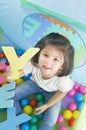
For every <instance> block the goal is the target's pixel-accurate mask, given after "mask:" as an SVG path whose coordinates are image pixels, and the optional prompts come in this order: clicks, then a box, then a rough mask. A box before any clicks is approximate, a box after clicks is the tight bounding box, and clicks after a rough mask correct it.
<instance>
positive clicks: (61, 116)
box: [56, 114, 64, 124]
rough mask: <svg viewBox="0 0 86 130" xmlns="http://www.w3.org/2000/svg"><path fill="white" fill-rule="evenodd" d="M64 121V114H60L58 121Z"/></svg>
mask: <svg viewBox="0 0 86 130" xmlns="http://www.w3.org/2000/svg"><path fill="white" fill-rule="evenodd" d="M63 122H64V116H63V115H62V114H59V115H58V119H57V122H56V123H58V124H60V123H63Z"/></svg>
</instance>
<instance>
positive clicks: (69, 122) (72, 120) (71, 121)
mask: <svg viewBox="0 0 86 130" xmlns="http://www.w3.org/2000/svg"><path fill="white" fill-rule="evenodd" d="M74 121H75V120H74V118H71V119H69V120H68V126H70V127H72V126H73V123H74Z"/></svg>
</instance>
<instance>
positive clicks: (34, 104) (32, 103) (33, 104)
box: [29, 98, 38, 107]
mask: <svg viewBox="0 0 86 130" xmlns="http://www.w3.org/2000/svg"><path fill="white" fill-rule="evenodd" d="M29 104H30V105H31V106H32V107H36V106H37V104H38V101H37V100H36V99H35V98H32V99H30V100H29Z"/></svg>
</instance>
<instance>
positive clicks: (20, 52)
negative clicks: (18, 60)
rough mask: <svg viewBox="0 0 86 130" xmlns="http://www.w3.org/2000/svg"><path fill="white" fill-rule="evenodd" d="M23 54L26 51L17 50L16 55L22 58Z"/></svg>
mask: <svg viewBox="0 0 86 130" xmlns="http://www.w3.org/2000/svg"><path fill="white" fill-rule="evenodd" d="M23 53H24V50H22V49H17V50H16V54H17V55H18V56H21V55H22V54H23Z"/></svg>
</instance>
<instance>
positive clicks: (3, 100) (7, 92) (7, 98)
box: [0, 82, 15, 108]
mask: <svg viewBox="0 0 86 130" xmlns="http://www.w3.org/2000/svg"><path fill="white" fill-rule="evenodd" d="M14 88H15V82H12V83H9V84H7V85H6V86H3V87H0V108H9V107H13V100H12V99H11V98H12V97H13V96H14V91H13V89H14Z"/></svg>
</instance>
